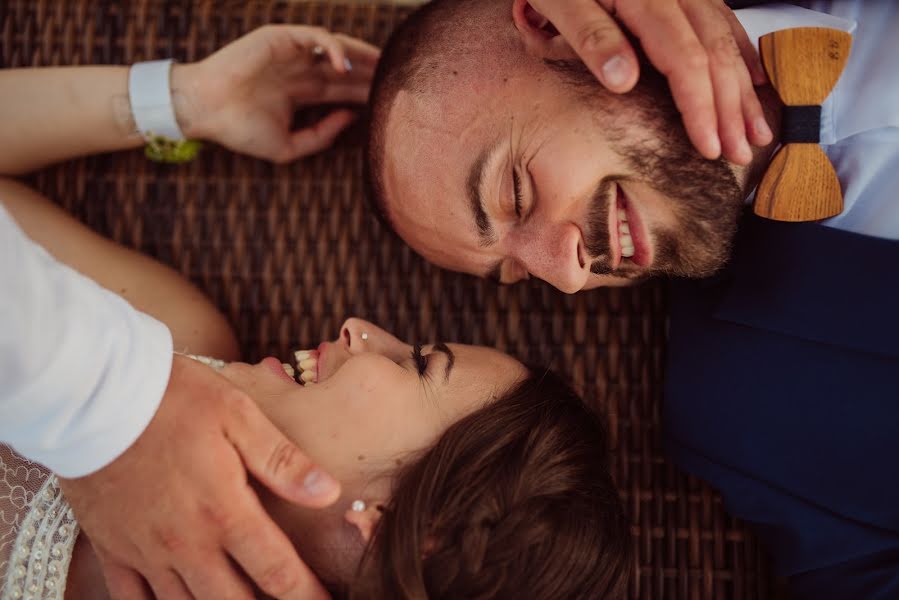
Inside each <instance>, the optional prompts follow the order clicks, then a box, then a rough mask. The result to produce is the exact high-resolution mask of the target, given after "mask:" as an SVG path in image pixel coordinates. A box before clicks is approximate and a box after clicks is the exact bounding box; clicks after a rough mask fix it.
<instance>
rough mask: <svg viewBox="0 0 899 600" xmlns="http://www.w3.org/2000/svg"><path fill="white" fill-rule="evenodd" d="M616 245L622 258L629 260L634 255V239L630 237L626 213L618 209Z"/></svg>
mask: <svg viewBox="0 0 899 600" xmlns="http://www.w3.org/2000/svg"><path fill="white" fill-rule="evenodd" d="M618 243H619V244H620V245H621V256H622V258H631V257H632V256H633V255H634V251H635V248H634V238H632V237H631V228H630V226H629V225H628V224H627V211H626V210H624V209H623V208H619V209H618Z"/></svg>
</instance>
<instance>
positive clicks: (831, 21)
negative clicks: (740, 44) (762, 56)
mask: <svg viewBox="0 0 899 600" xmlns="http://www.w3.org/2000/svg"><path fill="white" fill-rule="evenodd" d="M734 14H735V15H736V16H737V19H739V21H740V24H741V25H743V29H745V30H746V33H747V34H748V35H749V39H750V40H751V41H752V43H753V45H754V46H755V47H756V49H758V47H759V38H760V37H762V36H763V35H765V34H766V33H771V32H772V31H779V30H781V29H791V28H793V27H827V28H830V29H839V30H840V31H846V32H848V33H854V32H855V29H856V27H857V25H858V23H856V22H855V21H850V20H848V19H843V18H841V17H835V16H833V15H828V14H826V13H822V12H818V11H815V10H809V9H807V8H802V7H800V6H794V5H792V4H767V5H765V6H757V7H753V8H743V9H740V10H735V11H734Z"/></svg>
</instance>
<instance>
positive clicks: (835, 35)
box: [755, 27, 852, 221]
mask: <svg viewBox="0 0 899 600" xmlns="http://www.w3.org/2000/svg"><path fill="white" fill-rule="evenodd" d="M851 45H852V36H851V35H849V34H848V33H846V32H844V31H839V30H837V29H824V28H820V27H800V28H797V29H784V30H782V31H775V32H774V33H769V34H767V35H764V36H762V37H761V38H760V40H759V46H760V49H761V54H762V64H763V65H764V66H765V71H766V72H767V73H768V77H769V78H770V79H771V84H772V85H773V86H774V89H775V90H777V93H778V94H779V95H780V99H781V100H782V101H783V103H784V108H783V113H782V122H781V140H780V141H781V144H782V146H781V148H780V150H778V151H777V154H775V155H774V159H773V160H772V161H771V164H770V165H769V166H768V170H767V171H766V172H765V175H764V177H763V178H762V182H761V183H760V184H759V187H758V190H757V191H756V195H755V214H757V215H759V216H761V217H766V218H768V219H774V220H775V221H817V220H819V219H826V218H828V217H833V216H835V215H838V214H840V212H842V210H843V194H842V193H841V191H840V181H839V180H838V179H837V174H836V171H834V168H833V165H831V164H830V160H829V159H828V158H827V155H826V154H824V150H822V149H821V146H820V145H818V143H819V141H820V131H821V103H822V102H824V100H825V98H827V96H828V95H829V94H830V91H831V90H832V89H833V86H834V85H836V83H837V80H838V79H839V78H840V74H841V73H842V72H843V67H845V66H846V61H847V60H848V58H849V47H850V46H851Z"/></svg>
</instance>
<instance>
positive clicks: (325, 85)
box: [172, 25, 380, 163]
mask: <svg viewBox="0 0 899 600" xmlns="http://www.w3.org/2000/svg"><path fill="white" fill-rule="evenodd" d="M316 48H318V49H320V52H317V51H316ZM379 56H380V53H379V51H378V49H377V48H375V47H374V46H372V45H370V44H367V43H366V42H363V41H362V40H358V39H356V38H352V37H348V36H345V35H341V34H332V33H330V32H328V31H326V30H324V29H320V28H318V27H307V26H304V25H267V26H264V27H261V28H259V29H256V30H255V31H253V32H251V33H249V34H247V35H245V36H243V37H242V38H240V39H238V40H236V41H234V42H232V43H231V44H228V45H227V46H225V47H224V48H222V49H220V50H219V51H217V52H216V53H215V54H212V55H211V56H209V57H208V58H206V59H204V60H202V61H200V62H197V63H193V64H186V65H176V66H175V69H174V70H173V72H172V89H173V100H174V104H175V110H176V113H177V115H178V121H179V123H180V124H181V126H182V129H183V130H184V133H185V135H186V136H187V137H191V138H201V139H208V140H212V141H215V142H218V143H220V144H222V145H223V146H226V147H228V148H230V149H232V150H235V151H237V152H242V153H245V154H249V155H251V156H255V157H258V158H264V159H268V160H271V161H274V162H278V163H284V162H289V161H292V160H296V159H298V158H300V157H303V156H306V155H309V154H313V153H315V152H319V151H320V150H323V149H325V148H327V147H328V146H330V145H331V143H332V142H333V141H334V139H335V138H336V137H337V136H338V135H339V134H340V132H341V131H343V130H344V129H346V128H347V127H348V126H349V125H350V123H352V121H353V119H354V118H355V115H354V113H353V111H351V110H346V109H338V110H335V111H333V112H331V113H330V114H329V115H327V116H326V117H324V118H323V119H322V120H320V121H319V122H318V123H316V124H315V125H313V126H311V127H308V128H305V129H301V130H298V131H291V130H290V126H291V122H292V120H293V115H294V111H295V110H296V109H297V108H298V107H301V106H309V105H315V104H334V103H356V104H364V103H365V102H366V101H367V100H368V92H369V88H370V86H371V79H372V76H373V74H374V69H375V65H376V64H377V61H378V57H379Z"/></svg>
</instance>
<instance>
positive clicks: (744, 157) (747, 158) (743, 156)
mask: <svg viewBox="0 0 899 600" xmlns="http://www.w3.org/2000/svg"><path fill="white" fill-rule="evenodd" d="M738 152H739V153H740V161H741V163H740V164H745V165H748V164H749V163H750V162H751V161H752V148H750V147H749V142H747V141H746V140H742V141H741V142H740V147H739V148H738Z"/></svg>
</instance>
